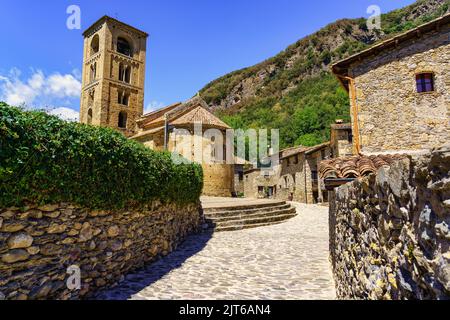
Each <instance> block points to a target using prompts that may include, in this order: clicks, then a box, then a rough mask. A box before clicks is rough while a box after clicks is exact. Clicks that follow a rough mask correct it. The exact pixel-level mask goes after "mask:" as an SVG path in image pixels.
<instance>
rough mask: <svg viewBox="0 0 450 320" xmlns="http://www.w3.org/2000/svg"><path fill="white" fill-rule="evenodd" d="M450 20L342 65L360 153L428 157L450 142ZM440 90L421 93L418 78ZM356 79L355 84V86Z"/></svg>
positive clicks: (339, 71)
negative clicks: (428, 76) (423, 75)
mask: <svg viewBox="0 0 450 320" xmlns="http://www.w3.org/2000/svg"><path fill="white" fill-rule="evenodd" d="M449 21H450V15H449V14H447V15H446V16H445V17H443V18H441V19H439V20H438V21H434V22H431V23H429V24H427V25H423V26H421V27H419V28H417V29H415V30H412V31H410V32H409V33H407V34H405V35H402V36H399V37H396V38H394V39H391V40H388V41H387V42H385V43H382V44H380V45H379V46H375V47H374V48H373V49H369V50H368V51H366V52H363V53H361V54H360V55H358V56H354V57H351V58H349V60H347V61H345V60H344V61H342V62H339V63H338V64H336V65H335V66H334V67H333V68H334V69H333V71H334V72H335V73H336V74H337V75H338V77H339V78H340V79H341V81H343V83H346V85H348V88H349V91H350V96H351V100H352V103H351V104H352V124H353V132H354V133H355V134H356V133H357V132H359V134H358V136H357V137H355V139H354V144H355V146H354V152H355V153H358V152H361V153H363V154H376V153H394V152H420V151H421V152H425V151H426V150H430V149H432V148H433V147H436V146H439V145H442V144H443V143H445V142H446V141H448V139H449V136H450V123H449V119H450V81H449V79H450V40H449V39H450V22H449ZM421 73H431V74H432V77H433V79H434V90H432V91H430V92H424V93H419V92H418V90H417V88H416V75H418V74H421ZM349 79H350V81H349Z"/></svg>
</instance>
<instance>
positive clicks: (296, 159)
mask: <svg viewBox="0 0 450 320" xmlns="http://www.w3.org/2000/svg"><path fill="white" fill-rule="evenodd" d="M293 160H294V161H293V162H294V164H298V156H294V158H293Z"/></svg>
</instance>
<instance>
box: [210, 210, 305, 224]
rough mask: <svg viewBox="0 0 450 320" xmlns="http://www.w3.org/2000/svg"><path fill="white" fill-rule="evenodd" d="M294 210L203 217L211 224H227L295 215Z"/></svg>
mask: <svg viewBox="0 0 450 320" xmlns="http://www.w3.org/2000/svg"><path fill="white" fill-rule="evenodd" d="M296 211H297V210H296V209H295V208H293V207H290V208H287V209H282V210H274V211H270V212H256V213H253V214H240V215H229V216H225V217H213V216H205V219H206V220H209V221H211V222H217V223H220V222H227V221H233V220H235V221H240V220H245V219H252V218H263V217H266V218H268V217H275V216H278V215H283V214H289V213H296Z"/></svg>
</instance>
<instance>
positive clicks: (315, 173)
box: [311, 171, 319, 180]
mask: <svg viewBox="0 0 450 320" xmlns="http://www.w3.org/2000/svg"><path fill="white" fill-rule="evenodd" d="M311 178H312V179H313V180H318V178H319V175H318V173H317V171H311Z"/></svg>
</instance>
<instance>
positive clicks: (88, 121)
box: [87, 109, 92, 124]
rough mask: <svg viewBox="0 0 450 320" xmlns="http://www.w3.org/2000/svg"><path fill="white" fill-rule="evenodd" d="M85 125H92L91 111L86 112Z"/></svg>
mask: <svg viewBox="0 0 450 320" xmlns="http://www.w3.org/2000/svg"><path fill="white" fill-rule="evenodd" d="M87 123H88V124H92V109H89V110H88V114H87Z"/></svg>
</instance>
